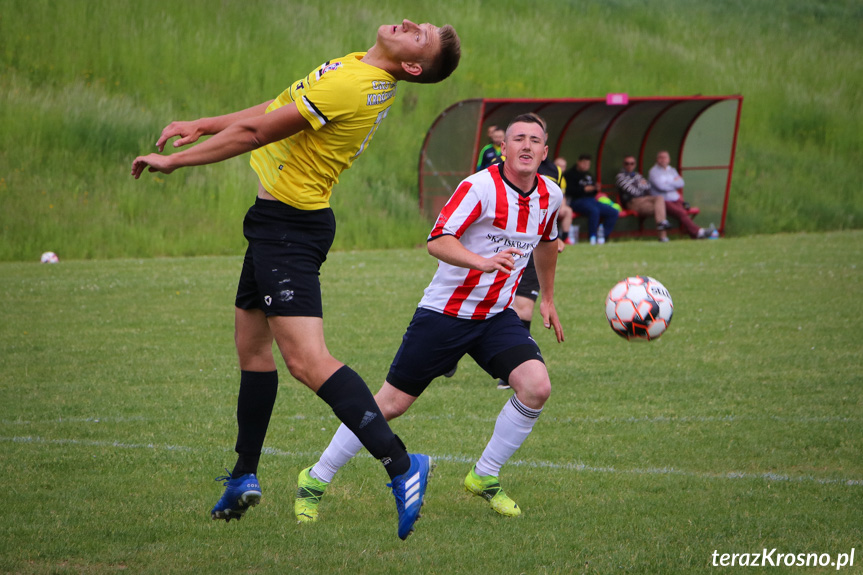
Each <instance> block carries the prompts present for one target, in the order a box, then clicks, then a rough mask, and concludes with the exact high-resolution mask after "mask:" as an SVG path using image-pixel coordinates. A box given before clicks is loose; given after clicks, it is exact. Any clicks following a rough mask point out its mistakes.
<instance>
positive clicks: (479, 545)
mask: <svg viewBox="0 0 863 575" xmlns="http://www.w3.org/2000/svg"><path fill="white" fill-rule="evenodd" d="M861 242H863V234H861V233H860V232H854V231H846V232H835V233H818V234H793V235H774V236H761V237H751V238H737V239H727V240H726V239H723V240H719V241H711V242H708V241H705V242H690V241H685V240H681V241H673V242H671V243H670V244H667V245H660V244H659V243H657V242H647V241H644V242H624V243H612V244H608V245H606V246H604V247H602V248H591V247H590V246H587V245H584V244H579V245H577V246H574V247H571V248H569V249H567V251H565V252H564V254H562V256H561V261H560V265H559V273H558V281H557V288H556V293H557V304H558V308H559V311H560V313H561V316H562V319H563V322H564V327H565V329H566V335H567V339H566V341H565V342H564V343H563V344H560V345H557V344H556V343H554V342H553V337H552V334H550V333H549V332H547V331H545V330H542V329H541V328H536V327H535V328H534V330H533V331H534V335H535V337H536V338H537V340H538V341H539V343H540V345H541V346H542V348H543V351H544V354H545V356H546V359H547V362H548V366H549V370H550V373H551V377H552V382H553V385H554V391H553V393H552V398H551V400H550V401H549V403H548V404H547V407H546V409H545V411H544V413H543V415H542V417H541V418H540V420H539V423H538V424H537V427H536V428H535V431H534V433H533V434H532V435H531V437H530V438H529V439H528V441H527V442H526V443H525V445H524V446H523V447H522V449H521V450H520V451H518V452H517V453H516V455H515V457H514V458H513V460H512V461H511V463H510V464H509V465H508V466H506V467H505V468H504V470H503V472H502V474H501V478H502V481H503V483H504V486H505V488H506V489H507V491H508V493H509V494H510V495H511V496H512V497H513V498H514V499H515V500H516V501H518V502H519V504H520V506H521V507H522V509H523V510H524V515H523V516H522V517H520V518H518V519H515V520H512V519H506V518H503V517H499V516H496V514H495V513H494V512H492V511H491V510H490V509H489V508H488V507H487V505H486V503H485V502H483V501H482V500H480V499H479V498H476V497H469V496H468V495H467V494H465V493H464V492H463V491H462V488H461V480H462V479H463V476H464V475H465V473H467V471H468V469H469V468H470V465H471V464H472V463H473V462H474V461H475V460H476V458H478V457H479V454H480V453H481V451H482V448H483V446H484V445H485V442H486V441H487V439H488V437H489V436H490V434H491V430H492V426H493V425H494V420H495V418H496V416H497V413H498V412H499V410H500V408H501V407H502V405H503V403H504V401H505V400H506V399H507V398H508V393H507V392H501V391H498V390H497V389H495V385H494V381H493V380H491V379H490V378H489V377H488V376H487V375H485V374H484V373H482V372H481V371H480V370H479V368H477V367H476V366H475V365H474V364H473V363H472V362H470V361H469V360H463V361H462V362H461V365H460V369H459V371H458V373H457V375H456V377H455V378H453V379H451V380H446V379H441V380H439V381H436V382H435V383H434V384H433V385H432V386H431V388H430V389H429V391H428V392H427V394H426V395H425V396H423V398H422V399H421V400H420V401H419V402H418V403H417V404H416V405H415V406H414V408H413V409H412V410H411V411H410V412H409V413H408V414H407V415H405V416H404V417H403V418H401V419H400V420H397V421H395V422H394V423H393V427H394V429H395V430H396V432H397V433H399V434H400V435H401V436H402V438H403V439H404V440H405V442H406V443H407V444H408V446H409V447H410V448H412V449H413V450H415V451H423V452H427V453H430V454H432V455H433V456H434V457H435V458H436V459H437V461H438V467H437V471H436V474H435V476H434V478H433V480H432V482H431V484H430V488H429V493H428V499H427V505H426V507H425V512H424V514H423V518H422V520H421V521H420V522H419V524H418V529H417V532H416V534H415V535H414V536H412V537H411V538H410V539H409V540H408V541H407V542H401V541H399V540H398V538H397V537H396V533H395V531H396V513H395V508H394V505H393V502H392V497H391V495H390V494H389V490H388V489H387V488H386V487H385V485H384V484H385V482H386V475H385V473H384V472H383V470H382V469H380V466H379V464H378V463H377V462H375V461H374V460H373V459H371V458H370V457H369V456H368V455H365V454H364V455H363V456H361V457H359V458H357V459H356V460H355V461H353V462H352V463H351V464H349V465H348V466H347V467H346V468H345V469H344V470H343V471H342V473H341V474H340V475H339V476H338V477H337V478H336V481H335V482H334V484H333V485H332V487H331V489H330V490H329V492H328V494H327V496H326V498H325V500H324V503H323V509H322V517H321V521H320V522H319V523H318V524H316V525H298V524H296V523H295V521H294V520H293V515H292V497H293V491H294V489H295V479H296V474H297V472H298V471H299V470H300V469H301V468H303V467H305V466H307V465H310V464H311V463H312V462H313V461H314V460H315V459H316V457H317V455H318V454H319V453H320V451H321V450H323V448H324V447H325V446H326V444H327V442H328V441H329V438H330V436H331V434H332V433H333V432H334V431H335V429H336V424H337V421H336V419H335V418H334V416H333V415H332V414H331V412H330V411H329V409H328V408H327V407H326V406H325V405H324V404H323V402H321V401H320V400H318V399H317V398H316V397H315V396H314V394H312V393H311V392H309V391H307V390H305V389H301V386H300V385H299V384H298V383H297V382H295V381H293V380H292V379H291V378H290V377H289V376H288V375H287V373H286V372H285V371H284V370H282V373H283V375H282V385H281V389H280V391H279V393H280V396H279V399H278V402H277V406H276V412H275V414H274V418H273V422H272V425H271V428H270V433H269V436H268V438H267V444H266V445H267V450H268V452H267V454H266V455H265V457H264V458H263V461H262V466H261V469H260V476H261V480H262V484H263V488H264V500H263V502H262V504H261V505H260V506H258V507H257V508H255V509H253V510H252V511H251V512H249V514H248V515H247V516H246V518H245V519H243V520H242V521H241V522H239V523H238V522H231V523H230V524H228V525H225V524H224V523H216V522H213V521H211V520H210V519H209V515H208V512H209V509H210V508H211V507H212V505H213V504H214V503H215V501H216V500H217V499H218V498H219V496H220V494H221V491H222V487H221V485H220V484H218V483H216V482H214V481H213V478H214V477H216V476H217V475H219V474H220V473H221V470H222V468H223V467H225V466H231V465H232V464H233V454H232V448H233V441H234V438H235V422H234V409H235V394H236V389H237V384H238V370H237V367H236V361H235V357H234V351H233V341H232V309H231V307H232V303H233V292H234V288H235V281H236V276H237V274H238V270H239V266H240V258H239V257H233V256H232V257H207V258H188V259H184V258H170V259H143V260H139V259H121V260H114V261H110V262H105V261H63V262H62V263H60V264H58V265H53V266H51V265H40V264H35V263H3V264H0V291H2V293H3V294H4V306H3V309H2V312H0V462H2V465H3V468H4V470H5V471H6V480H5V481H4V500H5V503H4V521H3V522H2V525H0V572H3V573H28V574H30V573H34V574H66V573H116V572H128V573H153V574H156V573H286V572H297V573H316V574H328V573H406V574H407V573H411V574H415V573H439V574H452V573H464V574H469V573H530V574H534V573H560V574H563V573H706V572H715V571H716V569H717V568H716V567H713V566H712V561H713V553H714V551H717V552H718V553H719V555H720V556H721V554H723V553H729V554H731V553H756V552H757V553H761V552H762V550H763V549H765V548H766V549H767V550H768V551H769V550H770V549H774V548H775V549H777V551H776V553H783V554H784V553H794V554H798V553H816V554H818V555H822V554H831V557H832V559H833V560H835V559H836V558H837V557H838V556H839V555H840V554H842V553H850V552H851V551H852V549H855V550H856V561H855V564H854V567H853V569H852V568H850V567H849V568H846V569H845V570H844V571H845V572H852V573H853V572H859V571H860V565H861V564H863V524H861V522H860V512H861V509H863V460H861V457H860V454H861V453H863V417H861V408H863V399H861V391H860V390H861V386H863V372H861V369H860V366H861V365H863V346H861V343H860V335H859V330H860V323H861V320H863V306H861V303H860V301H861V297H863V258H861V251H860V246H861V245H863V244H861ZM434 266H435V263H434V260H433V259H432V258H430V257H429V256H428V255H427V254H426V253H425V252H424V251H423V250H388V251H364V252H352V251H345V252H338V253H333V254H331V256H330V259H329V261H328V262H327V263H326V264H325V266H324V272H323V285H324V298H325V326H326V330H327V335H328V342H329V345H330V348H331V351H332V352H333V353H334V354H335V355H336V356H337V357H339V358H340V359H342V360H344V361H346V362H348V363H349V364H350V365H351V366H353V367H354V368H355V369H356V370H357V371H358V372H359V373H361V374H362V375H363V376H364V377H365V378H366V379H367V381H368V382H369V384H370V386H371V387H372V388H373V390H377V388H378V386H379V384H380V382H381V380H382V378H383V377H384V375H385V374H386V370H387V368H388V365H389V362H390V360H391V359H392V355H393V354H394V352H395V350H396V348H397V346H398V344H399V341H400V338H401V335H402V333H403V330H404V328H405V326H406V325H407V322H408V321H409V319H410V317H411V315H412V313H413V309H414V306H415V305H416V302H417V301H418V299H419V297H420V294H421V290H422V289H423V287H424V286H425V285H426V284H427V282H428V280H429V279H430V277H431V275H432V273H433V270H434ZM633 274H648V275H651V276H654V277H656V278H658V279H660V281H662V282H663V283H664V284H665V285H666V286H667V287H668V289H669V290H670V292H671V294H672V296H673V298H674V303H675V314H674V319H673V321H672V323H671V327H670V328H669V331H668V332H667V333H666V334H665V335H664V336H663V337H662V338H661V339H660V340H658V341H656V342H652V343H649V344H639V343H629V342H626V341H625V340H623V339H621V338H619V337H617V336H616V335H614V334H613V333H612V332H611V330H610V329H609V327H608V325H607V322H606V320H605V318H604V314H603V301H604V298H605V295H606V293H607V291H608V289H609V288H610V287H611V286H612V285H613V284H614V283H615V282H616V281H617V280H619V279H621V278H622V277H625V276H627V275H633ZM774 560H775V555H774ZM750 571H751V572H762V571H769V572H774V571H775V572H795V573H797V572H805V573H810V572H811V573H822V572H823V573H826V572H835V571H836V567H834V566H824V567H820V568H813V567H810V568H799V567H793V568H786V567H780V568H768V569H763V570H761V569H752V568H749V569H745V572H750Z"/></svg>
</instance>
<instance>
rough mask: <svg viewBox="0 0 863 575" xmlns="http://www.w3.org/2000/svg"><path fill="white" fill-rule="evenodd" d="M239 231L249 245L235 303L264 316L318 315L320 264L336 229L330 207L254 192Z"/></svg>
mask: <svg viewBox="0 0 863 575" xmlns="http://www.w3.org/2000/svg"><path fill="white" fill-rule="evenodd" d="M243 235H244V236H246V239H247V240H248V242H249V247H248V249H247V250H246V257H245V258H244V259H243V271H242V272H241V273H240V282H239V285H238V286H237V299H236V302H235V305H236V306H237V307H238V308H240V309H246V310H249V309H260V310H263V311H264V313H265V314H266V315H267V316H274V315H275V316H301V317H323V313H324V312H323V306H322V304H321V281H320V270H321V265H322V264H323V263H324V261H326V259H327V252H329V251H330V246H332V245H333V239H334V238H335V235H336V220H335V216H333V211H332V210H331V209H330V208H325V209H322V210H299V209H297V208H294V207H292V206H289V205H287V204H285V203H282V202H279V201H274V200H263V199H261V198H257V199H256V200H255V204H254V205H253V206H252V207H251V208H249V211H248V212H247V213H246V218H245V220H243Z"/></svg>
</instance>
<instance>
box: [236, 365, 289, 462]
mask: <svg viewBox="0 0 863 575" xmlns="http://www.w3.org/2000/svg"><path fill="white" fill-rule="evenodd" d="M278 389H279V373H278V372H277V371H242V372H240V393H239V395H238V396H237V427H238V431H237V445H236V447H235V448H234V450H235V451H236V452H237V454H238V456H239V457H238V458H237V464H236V465H235V466H234V471H233V472H231V477H233V478H234V479H236V478H237V477H240V476H242V475H245V474H247V473H257V472H258V460H260V458H261V449H262V448H263V446H264V437H266V435H267V428H268V427H269V425H270V416H271V415H272V414H273V405H275V403H276V392H277V391H278Z"/></svg>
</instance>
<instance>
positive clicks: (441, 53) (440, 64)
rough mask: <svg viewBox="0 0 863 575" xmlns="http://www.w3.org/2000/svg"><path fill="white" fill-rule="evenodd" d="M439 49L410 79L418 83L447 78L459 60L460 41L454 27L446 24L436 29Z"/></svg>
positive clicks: (434, 81)
mask: <svg viewBox="0 0 863 575" xmlns="http://www.w3.org/2000/svg"><path fill="white" fill-rule="evenodd" d="M438 37H439V38H440V49H439V50H438V53H437V55H436V56H435V57H434V58H433V59H432V60H430V61H429V62H428V63H426V65H425V66H423V71H422V73H420V75H419V76H416V77H415V78H413V79H412V80H411V81H413V82H417V83H419V84H434V83H436V82H440V81H442V80H446V79H447V78H449V76H450V74H452V73H453V71H454V70H455V69H456V68H457V67H458V62H459V60H461V41H460V40H459V38H458V34H457V33H456V31H455V28H453V27H452V26H450V25H449V24H447V25H446V26H443V27H442V28H440V30H439V31H438Z"/></svg>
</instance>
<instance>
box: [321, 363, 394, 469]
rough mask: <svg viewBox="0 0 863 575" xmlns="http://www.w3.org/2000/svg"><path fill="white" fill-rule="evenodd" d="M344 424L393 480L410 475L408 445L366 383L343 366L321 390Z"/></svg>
mask: <svg viewBox="0 0 863 575" xmlns="http://www.w3.org/2000/svg"><path fill="white" fill-rule="evenodd" d="M318 397H320V398H321V399H323V400H324V401H326V402H327V404H328V405H329V406H330V407H331V408H332V409H333V413H335V414H336V417H338V418H339V419H340V420H341V421H342V423H344V424H345V425H346V426H347V427H348V429H350V430H351V431H353V432H354V435H356V436H357V438H358V439H359V440H360V442H361V443H362V444H363V446H364V447H365V448H366V449H367V450H368V451H369V453H371V454H372V457H375V458H377V459H380V460H381V462H382V463H383V464H384V468H385V469H386V470H387V474H389V476H390V479H392V478H394V477H397V476H399V475H402V474H403V473H406V472H407V470H408V469H409V468H410V465H411V462H410V458H409V457H408V453H407V451H406V450H405V446H404V444H402V442H401V440H400V439H399V438H398V437H396V436H395V434H394V433H393V432H392V430H391V429H390V426H389V424H388V423H387V421H386V419H385V418H384V416H383V414H382V413H381V410H380V408H378V404H377V403H375V398H374V396H373V395H372V392H371V391H369V388H368V386H367V385H366V382H364V381H363V379H362V378H361V377H360V376H359V375H357V373H356V372H355V371H354V370H352V369H351V368H349V367H348V366H346V365H345V366H342V367H341V368H339V369H338V370H337V371H336V372H335V373H334V374H333V375H331V376H330V378H329V379H328V380H326V381H325V382H324V384H323V385H322V386H321V387H320V388H319V389H318Z"/></svg>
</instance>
